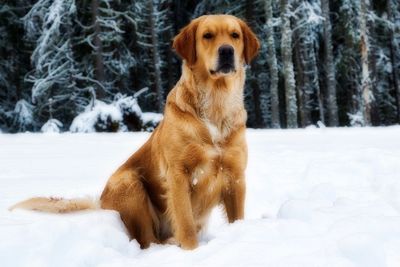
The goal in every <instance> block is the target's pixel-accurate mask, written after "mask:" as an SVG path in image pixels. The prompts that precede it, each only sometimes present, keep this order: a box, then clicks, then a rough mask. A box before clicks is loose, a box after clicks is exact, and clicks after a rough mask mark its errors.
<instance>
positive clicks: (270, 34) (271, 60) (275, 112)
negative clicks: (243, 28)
mask: <svg viewBox="0 0 400 267" xmlns="http://www.w3.org/2000/svg"><path fill="white" fill-rule="evenodd" d="M271 1H272V0H266V1H265V14H266V34H267V45H268V66H269V71H270V79H271V87H270V93H271V121H272V128H281V122H280V118H279V95H278V82H279V77H278V63H277V59H276V49H275V40H274V28H273V21H272V19H273V13H272V2H271Z"/></svg>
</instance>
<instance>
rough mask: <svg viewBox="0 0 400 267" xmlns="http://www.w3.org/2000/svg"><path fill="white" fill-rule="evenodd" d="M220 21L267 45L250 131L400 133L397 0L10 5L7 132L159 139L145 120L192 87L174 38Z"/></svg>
mask: <svg viewBox="0 0 400 267" xmlns="http://www.w3.org/2000/svg"><path fill="white" fill-rule="evenodd" d="M209 13H230V14H233V15H236V16H238V17H241V18H243V19H244V20H246V21H247V22H248V23H249V25H250V26H251V27H252V28H253V29H254V31H255V32H256V33H257V35H258V37H259V39H260V41H261V42H262V47H261V51H260V54H259V56H258V58H257V60H256V61H254V62H253V63H252V65H251V66H249V67H250V70H249V71H248V78H247V83H246V90H245V94H246V98H245V99H246V107H247V110H248V115H249V119H248V126H249V127H255V128H296V127H306V126H308V125H311V124H316V123H317V122H318V121H321V122H322V123H323V124H325V125H327V126H346V125H350V126H355V125H360V126H366V125H391V124H397V123H399V122H400V3H399V2H398V1H397V0H381V1H372V0H370V1H369V0H338V1H328V0H308V1H306V0H281V1H273V0H259V1H249V0H233V1H227V0H226V1H224V0H215V1H211V0H210V1H207V0H203V1H180V0H175V1H172V0H152V1H148V0H145V1H142V0H140V1H137V0H135V1H111V0H13V1H11V0H0V130H1V131H3V132H20V131H27V130H28V131H38V130H40V129H41V128H42V126H43V125H45V124H46V123H47V124H48V122H49V121H50V122H51V123H50V124H52V125H53V126H55V127H59V128H60V129H61V130H73V131H82V127H80V126H79V123H81V124H85V123H88V124H90V123H91V124H93V129H94V130H96V131H119V130H141V129H152V127H150V128H148V127H147V126H146V125H147V124H148V123H149V122H148V119H145V118H144V115H143V114H148V113H144V112H148V111H152V112H162V110H163V106H164V101H165V98H166V96H167V94H168V92H169V90H170V89H171V88H172V87H173V85H174V84H175V82H176V81H177V79H178V78H179V76H180V60H179V59H178V58H177V56H176V55H175V54H174V53H173V51H171V39H172V38H173V36H174V35H175V34H176V33H177V32H178V31H179V29H180V28H181V27H183V26H184V25H185V24H187V23H188V22H189V21H190V20H191V19H192V18H194V17H197V16H200V15H202V14H209ZM77 118H79V119H77ZM74 119H75V120H74ZM73 122H74V123H73ZM71 124H73V125H71ZM83 131H90V129H89V130H83Z"/></svg>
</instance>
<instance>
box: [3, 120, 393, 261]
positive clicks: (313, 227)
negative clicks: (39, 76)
mask: <svg viewBox="0 0 400 267" xmlns="http://www.w3.org/2000/svg"><path fill="white" fill-rule="evenodd" d="M399 136H400V127H399V126H395V127H388V128H341V129H331V128H311V127H310V128H307V129H305V130H248V133H247V139H248V144H249V164H248V169H247V197H246V218H245V220H243V221H239V222H236V223H234V224H227V223H226V221H225V219H224V218H223V216H222V212H221V211H220V210H219V209H216V210H215V212H213V215H212V217H211V220H210V223H209V227H208V230H207V231H206V232H205V233H203V234H202V235H201V237H200V246H199V248H198V249H196V250H194V251H184V250H181V249H180V248H178V247H176V246H174V245H152V246H151V247H150V248H149V249H147V250H140V249H139V246H138V244H137V242H136V241H129V239H128V236H127V234H126V231H125V229H124V227H123V225H122V223H121V221H120V219H119V215H118V214H117V213H116V212H113V211H92V212H81V213H76V214H69V215H51V214H40V213H35V212H28V211H21V210H16V211H13V212H9V211H8V210H7V208H8V207H9V206H11V205H12V204H14V203H15V202H17V201H19V200H22V199H25V198H27V197H31V196H64V197H82V196H99V195H100V193H101V191H102V189H103V187H104V185H105V183H106V181H107V178H108V176H109V175H110V174H111V173H112V172H113V171H114V170H115V169H116V168H117V167H118V166H119V165H120V164H121V163H122V162H123V161H124V160H125V159H126V158H127V157H128V156H129V155H130V154H131V153H132V152H133V151H135V150H136V149H137V148H139V147H140V145H141V144H143V143H144V141H145V140H147V138H148V137H149V134H148V133H117V134H105V133H102V134H100V133H97V134H70V133H63V134H58V135H41V134H17V135H9V134H1V135H0V195H1V198H0V236H1V242H0V259H1V266H4V267H8V266H10V267H11V266H13V267H18V266H41V267H43V266H60V267H62V266H89V267H90V266H192V265H196V266H307V267H309V266H324V267H325V266H344V267H359V266H360V267H361V266H362V267H372V266H374V267H375V266H388V267H392V266H393V267H395V266H396V267H398V266H399V263H400V254H399V253H398V248H399V247H400V164H399V162H400V142H399V138H398V137H399Z"/></svg>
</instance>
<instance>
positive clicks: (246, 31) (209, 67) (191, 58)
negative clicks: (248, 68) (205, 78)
mask: <svg viewBox="0 0 400 267" xmlns="http://www.w3.org/2000/svg"><path fill="white" fill-rule="evenodd" d="M259 47H260V43H259V41H258V39H257V37H256V35H255V34H254V33H253V32H252V30H251V29H250V28H249V26H247V24H246V23H245V22H243V21H242V20H240V19H238V18H236V17H234V16H230V15H206V16H202V17H199V18H197V19H195V20H193V21H192V22H191V23H190V24H189V25H187V26H186V27H184V28H183V29H182V30H181V32H180V33H179V34H178V35H177V36H176V37H175V38H174V42H173V48H174V49H175V51H176V52H177V53H178V55H180V56H181V57H182V58H183V59H184V60H185V61H186V64H187V65H188V66H189V67H200V68H204V71H205V72H206V73H208V75H209V76H210V77H213V78H219V77H221V76H228V75H234V74H235V73H236V71H237V69H238V68H241V67H243V65H244V64H245V63H246V64H249V63H250V61H251V60H252V59H253V58H254V57H255V56H256V55H257V52H258V49H259Z"/></svg>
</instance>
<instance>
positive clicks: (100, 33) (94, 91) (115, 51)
mask: <svg viewBox="0 0 400 267" xmlns="http://www.w3.org/2000/svg"><path fill="white" fill-rule="evenodd" d="M129 7H130V6H129V5H128V4H126V3H122V2H120V1H111V0H91V2H90V5H89V3H88V2H87V1H82V2H80V3H79V5H78V18H77V20H76V21H75V22H76V23H77V25H78V27H77V28H78V29H77V31H78V33H80V34H79V35H78V36H76V37H75V46H74V51H75V53H76V54H77V57H76V59H77V60H78V61H80V62H81V65H80V69H81V72H80V73H79V74H78V75H76V76H75V78H76V79H77V80H79V83H80V84H82V85H81V87H82V88H83V89H85V90H86V91H87V92H89V93H90V95H91V97H93V98H94V99H103V100H106V99H109V98H112V96H113V94H115V93H118V92H122V93H128V92H131V90H129V89H128V87H129V82H128V80H129V79H130V78H131V77H130V75H131V74H130V72H131V69H132V68H133V67H134V66H135V65H136V63H137V61H136V59H135V57H134V55H133V54H132V52H131V50H130V49H129V48H128V44H127V41H126V39H127V38H128V37H129V36H128V34H129V33H127V32H126V30H125V28H128V25H131V24H132V25H134V24H135V23H136V22H135V20H134V19H133V12H132V11H131V10H130V9H129ZM81 51H84V53H82V52H81Z"/></svg>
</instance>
